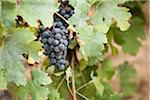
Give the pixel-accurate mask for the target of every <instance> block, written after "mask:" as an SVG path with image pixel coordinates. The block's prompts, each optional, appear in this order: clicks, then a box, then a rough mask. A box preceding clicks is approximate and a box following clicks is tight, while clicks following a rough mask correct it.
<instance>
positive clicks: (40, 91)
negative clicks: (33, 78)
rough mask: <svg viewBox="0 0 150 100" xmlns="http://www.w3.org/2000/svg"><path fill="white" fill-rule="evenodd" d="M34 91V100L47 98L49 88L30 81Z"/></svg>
mask: <svg viewBox="0 0 150 100" xmlns="http://www.w3.org/2000/svg"><path fill="white" fill-rule="evenodd" d="M28 89H30V91H31V93H32V100H47V98H48V93H49V91H48V88H46V87H44V86H40V85H39V84H36V83H34V82H29V87H28Z"/></svg>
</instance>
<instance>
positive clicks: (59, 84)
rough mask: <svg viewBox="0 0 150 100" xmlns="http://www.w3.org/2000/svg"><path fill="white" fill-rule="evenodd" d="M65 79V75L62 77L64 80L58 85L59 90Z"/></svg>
mask: <svg viewBox="0 0 150 100" xmlns="http://www.w3.org/2000/svg"><path fill="white" fill-rule="evenodd" d="M64 80H65V76H64V77H63V78H62V80H61V81H60V83H59V84H58V86H57V88H56V89H57V90H58V89H59V88H60V86H61V85H62V84H63V82H64Z"/></svg>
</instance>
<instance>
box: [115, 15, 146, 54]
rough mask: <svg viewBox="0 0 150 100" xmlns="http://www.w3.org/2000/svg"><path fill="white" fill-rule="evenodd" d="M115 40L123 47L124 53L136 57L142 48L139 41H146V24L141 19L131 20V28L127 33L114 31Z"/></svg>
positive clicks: (134, 18)
mask: <svg viewBox="0 0 150 100" xmlns="http://www.w3.org/2000/svg"><path fill="white" fill-rule="evenodd" d="M113 34H114V40H115V42H116V43H118V44H120V45H122V46H123V51H124V52H125V53H129V54H132V55H136V53H137V52H138V51H139V47H141V43H140V41H139V39H144V37H145V32H144V22H143V20H141V19H140V18H139V17H133V18H132V19H131V27H130V28H129V30H127V31H126V32H121V31H119V30H118V29H115V28H114V29H113Z"/></svg>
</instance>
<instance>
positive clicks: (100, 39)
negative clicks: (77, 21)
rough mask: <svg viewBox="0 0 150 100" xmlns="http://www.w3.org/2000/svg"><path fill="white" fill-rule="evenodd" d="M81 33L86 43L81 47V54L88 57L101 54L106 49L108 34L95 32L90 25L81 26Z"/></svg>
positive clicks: (81, 37)
mask: <svg viewBox="0 0 150 100" xmlns="http://www.w3.org/2000/svg"><path fill="white" fill-rule="evenodd" d="M79 33H80V34H79V35H80V39H81V40H82V41H83V42H84V43H85V45H84V46H82V47H81V48H80V52H81V54H82V55H84V56H87V57H92V56H100V55H101V52H102V51H103V50H104V45H103V44H104V43H107V38H106V35H105V34H100V33H93V31H92V30H91V29H90V28H89V27H87V28H80V30H79ZM91 47H92V48H91Z"/></svg>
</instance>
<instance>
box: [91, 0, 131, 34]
mask: <svg viewBox="0 0 150 100" xmlns="http://www.w3.org/2000/svg"><path fill="white" fill-rule="evenodd" d="M119 3H124V0H117V1H116V0H113V1H110V0H106V1H103V2H102V3H101V5H100V6H99V7H98V9H96V12H95V14H94V16H93V17H92V22H93V24H94V27H95V28H96V29H97V30H98V31H99V32H104V33H107V32H108V30H109V28H110V26H111V25H112V24H113V23H114V22H116V23H117V27H119V28H120V30H122V31H125V30H127V29H128V28H129V26H130V24H129V22H128V20H129V18H130V17H131V14H130V13H129V12H128V11H129V9H127V8H126V7H121V6H118V4H119Z"/></svg>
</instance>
